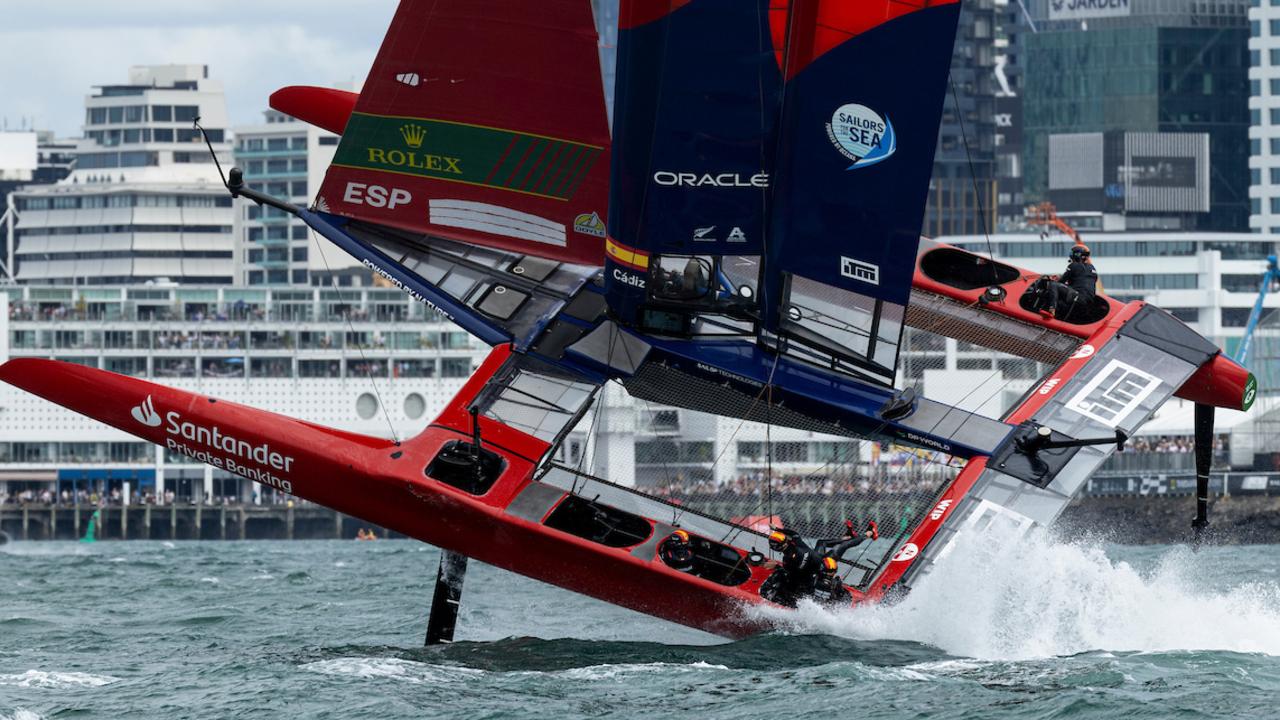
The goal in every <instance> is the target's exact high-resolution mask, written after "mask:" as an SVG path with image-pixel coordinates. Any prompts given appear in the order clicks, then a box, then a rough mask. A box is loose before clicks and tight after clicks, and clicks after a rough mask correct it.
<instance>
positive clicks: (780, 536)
mask: <svg viewBox="0 0 1280 720" xmlns="http://www.w3.org/2000/svg"><path fill="white" fill-rule="evenodd" d="M788 539H789V538H788V536H787V534H786V533H785V532H783V531H781V530H774V531H773V532H771V533H769V549H770V550H773V551H774V552H782V551H783V550H786V549H787V540H788Z"/></svg>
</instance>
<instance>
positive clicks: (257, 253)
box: [249, 248, 262, 264]
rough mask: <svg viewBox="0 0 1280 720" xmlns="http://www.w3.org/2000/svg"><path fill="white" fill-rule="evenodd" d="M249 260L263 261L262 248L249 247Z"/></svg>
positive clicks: (254, 261)
mask: <svg viewBox="0 0 1280 720" xmlns="http://www.w3.org/2000/svg"><path fill="white" fill-rule="evenodd" d="M249 262H251V263H254V264H257V263H260V262H262V248H250V249H249Z"/></svg>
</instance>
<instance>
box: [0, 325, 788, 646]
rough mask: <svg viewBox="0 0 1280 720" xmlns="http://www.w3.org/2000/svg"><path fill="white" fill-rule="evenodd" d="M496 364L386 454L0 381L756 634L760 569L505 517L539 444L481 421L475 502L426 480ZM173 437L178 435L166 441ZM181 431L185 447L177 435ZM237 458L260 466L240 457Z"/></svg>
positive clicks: (98, 385)
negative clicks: (483, 472)
mask: <svg viewBox="0 0 1280 720" xmlns="http://www.w3.org/2000/svg"><path fill="white" fill-rule="evenodd" d="M509 354H510V349H509V348H508V347H505V346H503V347H498V348H496V349H495V350H494V351H493V353H492V354H491V355H490V356H489V358H488V359H487V360H486V361H485V363H484V365H483V366H482V367H481V368H480V369H479V370H478V371H477V372H476V374H475V376H474V377H473V378H472V379H471V381H470V382H469V383H468V384H467V386H466V387H465V388H464V389H463V390H462V392H460V393H459V395H458V397H457V398H455V400H454V402H453V403H452V404H451V405H450V406H449V407H448V408H447V409H446V410H445V411H444V412H443V413H442V414H441V415H440V417H439V418H438V419H437V420H436V422H435V423H433V424H432V425H431V426H430V427H428V428H427V429H426V430H425V431H424V432H423V433H422V434H420V435H418V436H417V437H414V438H412V439H410V440H407V441H405V442H403V443H401V444H400V445H399V446H397V445H395V444H394V443H392V442H390V441H387V440H381V439H377V438H369V437H365V436H360V435H355V434H351V433H345V432H341V431H336V430H332V429H328V428H323V427H320V426H316V425H313V424H310V423H305V422H302V421H299V420H295V419H292V418H288V417H285V416H282V415H276V414H273V413H268V412H264V411H261V410H255V409H253V408H249V407H246V406H243V405H237V404H235V403H229V402H225V401H221V400H214V399H212V398H207V397H202V396H199V395H194V394H192V393H187V392H184V391H181V390H175V389H172V388H167V387H164V386H161V385H155V384H153V383H149V382H145V381H142V380H137V379H134V378H130V377H125V376H122V375H116V374H114V373H109V372H105V371H102V370H95V369H91V368H85V367H82V366H78V365H71V364H67V363H61V362H57V361H53V360H36V359H18V360H12V361H10V362H8V363H6V364H5V365H3V366H0V380H4V381H5V382H8V383H10V384H13V385H16V386H18V387H21V388H23V389H25V390H27V391H29V392H31V393H34V394H36V395H39V396H41V397H44V398H46V399H48V400H50V401H52V402H55V403H57V404H59V405H63V406H65V407H69V408H71V409H73V410H76V411H77V412H80V413H83V414H85V415H88V416H90V417H93V418H96V419H98V420H101V421H102V422H105V423H107V424H109V425H112V426H114V427H117V428H120V429H121V430H124V431H126V432H129V433H132V434H134V435H137V436H138V437H140V438H143V439H145V440H148V441H150V442H154V443H157V444H160V445H166V444H168V445H169V447H171V448H173V444H174V443H177V444H180V445H183V446H185V447H186V448H187V449H188V450H191V451H193V452H201V453H206V454H207V456H208V458H209V459H211V460H214V461H215V463H214V464H215V465H217V466H221V467H227V465H228V463H232V464H234V465H235V467H236V468H239V469H240V472H239V473H238V474H241V475H245V476H250V475H251V474H252V473H254V472H259V471H260V472H266V473H269V474H270V475H273V476H274V477H275V478H276V479H277V480H279V481H280V482H287V483H289V488H288V489H289V490H290V491H291V492H292V493H293V494H294V495H296V496H298V497H301V498H305V499H307V500H310V501H312V502H316V503H319V504H321V505H324V506H326V507H330V508H333V509H335V510H339V511H341V512H344V513H347V514H349V515H352V516H354V517H358V518H360V519H362V520H365V521H367V522H370V523H375V524H378V525H381V526H383V527H386V528H390V529H392V530H395V531H396V532H399V533H403V534H404V535H407V536H409V537H413V538H416V539H418V540H421V541H423V542H426V543H430V544H432V545H436V546H438V547H441V548H445V549H448V550H452V551H454V552H457V553H461V554H463V555H467V556H469V557H472V558H475V559H477V560H480V561H482V562H485V563H489V564H491V565H495V566H497V567H501V568H504V569H506V570H510V571H512V572H516V573H519V574H521V575H526V576H528V577H532V578H535V579H538V580H542V581H544V582H548V583H551V584H553V585H558V586H560V587H562V588H565V589H567V590H572V591H574V592H578V593H581V594H584V595H588V596H590V597H595V598H598V599H600V600H604V601H605V602H609V603H613V604H615V605H621V606H623V607H628V608H631V609H633V610H638V611H640V612H644V613H647V614H650V615H654V616H657V617H660V618H664V619H667V620H671V621H673V622H677V623H681V624H684V625H688V626H690V627H695V628H698V629H701V630H705V631H708V632H712V633H716V634H719V635H724V636H729V637H741V636H745V635H749V634H752V633H754V632H758V631H760V630H761V629H763V628H764V627H765V626H766V625H767V623H766V622H765V621H764V620H763V619H761V618H759V617H751V616H750V613H747V612H744V611H745V610H746V609H747V608H749V607H750V606H753V605H761V604H767V601H765V600H764V599H762V598H761V597H760V595H759V587H760V583H761V582H763V581H764V579H765V577H767V576H768V574H769V572H770V569H769V567H768V566H761V567H754V568H752V569H751V571H752V577H751V579H750V580H748V581H747V582H746V583H744V584H742V585H739V586H737V587H727V586H724V585H719V584H716V583H713V582H710V581H707V580H703V579H701V578H698V577H695V576H692V575H688V574H685V573H681V572H678V571H675V570H672V569H671V568H669V567H667V566H666V565H664V564H663V563H662V562H661V561H660V560H659V559H657V557H656V553H655V554H653V556H651V557H647V558H642V557H636V556H635V554H633V551H634V550H635V546H632V547H626V548H611V547H606V546H603V545H599V544H596V543H594V542H590V541H588V540H585V539H582V538H579V537H576V536H574V535H571V534H569V533H565V532H561V531H559V530H555V529H552V528H549V527H546V526H545V525H542V524H540V522H534V521H530V520H526V519H523V518H520V517H517V516H515V515H513V514H511V513H510V512H509V511H508V507H509V506H510V505H511V503H512V501H513V500H515V499H516V498H517V497H518V496H519V495H520V493H521V491H523V490H524V489H525V488H526V487H528V486H529V484H530V483H531V482H533V480H532V475H533V471H534V464H533V463H531V462H530V461H529V460H528V459H527V458H537V457H540V456H541V455H542V453H543V452H544V451H545V450H546V448H547V445H546V444H545V443H543V442H542V441H540V440H538V439H536V438H533V437H531V436H529V435H525V434H524V433H521V432H519V431H517V430H513V429H512V428H509V427H506V426H503V425H500V424H498V423H495V422H490V421H489V420H487V419H485V418H481V421H480V422H481V428H482V431H483V435H484V443H485V447H486V449H489V450H492V451H494V452H497V453H499V454H500V455H501V456H502V457H503V459H505V460H506V462H507V468H506V470H505V471H504V472H503V474H502V476H501V478H500V479H499V480H498V481H497V483H496V484H495V485H494V486H493V488H492V489H491V490H489V491H488V492H487V493H486V494H485V495H483V496H479V497H477V496H473V495H471V494H469V493H467V492H464V491H462V490H459V489H457V488H454V487H452V486H449V485H446V484H444V483H441V482H438V481H436V480H434V479H432V478H430V477H428V476H427V475H426V474H425V472H424V468H425V467H426V466H427V465H428V463H430V461H431V460H432V459H433V458H434V457H435V456H436V454H437V452H438V451H439V449H440V448H441V446H443V445H444V443H446V442H448V441H450V440H458V439H465V438H467V437H469V432H468V430H469V428H470V418H469V416H468V415H467V411H466V406H467V404H468V403H469V402H470V400H471V399H472V397H474V395H475V394H476V393H477V392H479V390H480V389H481V388H482V387H483V386H484V383H485V382H486V381H487V380H488V379H489V378H490V376H491V375H492V374H493V373H494V372H495V371H496V370H497V368H498V367H499V366H500V365H501V364H502V362H503V360H505V359H506V357H507V356H508V355H509ZM148 398H149V401H148ZM143 406H148V407H150V408H151V409H152V416H153V417H155V418H156V419H157V420H158V421H159V423H158V425H157V426H155V427H148V426H147V425H146V424H145V423H144V422H143V421H142V420H139V419H138V416H137V415H136V414H134V413H133V410H134V409H135V408H142V407H143ZM142 417H143V419H144V420H145V419H146V413H145V411H143V414H142ZM174 427H177V428H178V429H179V431H180V432H179V433H177V434H175V433H173V432H171V430H172V429H173V428H174ZM184 428H185V429H186V430H187V431H188V432H187V434H188V435H191V436H194V437H196V438H197V439H195V440H193V439H191V438H189V437H185V436H183V435H182V434H181V431H182V430H183V429H184ZM202 431H207V432H202ZM228 438H231V440H228ZM202 440H208V441H210V442H201V441H202ZM227 448H233V451H232V452H228V451H227ZM236 448H238V449H236ZM245 448H249V449H251V451H252V452H251V453H248V454H252V453H255V452H256V453H257V455H258V457H259V458H266V459H267V460H268V462H266V463H261V462H257V461H256V460H254V459H253V458H248V459H246V453H245V452H244V450H245ZM263 448H265V450H264V449H263ZM177 451H179V452H182V450H180V449H179V450H177ZM273 457H274V459H275V460H276V461H277V462H275V463H274V465H273V464H272V462H271V459H272V458H273ZM202 459H203V458H202ZM234 471H236V470H233V472H234ZM254 479H258V478H254ZM259 482H266V483H267V484H275V483H274V482H273V481H272V480H271V479H270V478H265V479H259ZM276 486H277V487H279V485H276ZM539 520H541V518H539Z"/></svg>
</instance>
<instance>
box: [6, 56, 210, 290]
mask: <svg viewBox="0 0 1280 720" xmlns="http://www.w3.org/2000/svg"><path fill="white" fill-rule="evenodd" d="M196 118H200V120H201V123H202V125H203V126H204V127H205V129H206V131H207V132H208V137H209V140H210V141H211V142H212V144H213V148H214V151H215V152H216V153H218V155H219V157H220V159H222V160H223V162H224V163H228V162H229V161H230V159H231V153H230V147H231V146H230V143H229V138H228V125H229V123H228V119H227V110H226V101H225V98H224V96H223V92H222V86H221V83H219V82H218V81H216V80H211V79H209V77H208V68H207V67H206V66H203V65H157V66H140V67H133V68H130V70H129V80H128V82H127V83H125V84H122V85H103V86H101V87H98V88H96V89H95V92H94V93H93V94H92V95H90V96H88V97H87V98H86V99H85V126H84V127H85V131H84V138H83V139H82V140H81V141H80V142H79V143H78V145H77V147H76V150H75V155H76V162H75V169H74V171H72V172H71V173H70V175H69V176H67V177H66V178H64V179H62V180H61V181H59V182H57V183H55V184H51V185H32V186H27V187H23V188H22V189H20V190H18V191H16V192H14V193H13V194H12V196H11V197H12V200H11V202H12V204H13V207H14V209H15V210H16V212H17V215H18V223H17V227H16V230H15V232H14V243H13V244H14V247H13V252H14V262H13V264H12V265H11V269H12V270H13V271H14V274H15V276H16V279H17V281H18V282H19V283H25V284H39V285H120V284H128V283H138V282H143V281H147V280H151V281H164V282H174V283H179V284H186V283H230V282H231V280H232V274H233V259H232V251H233V238H232V234H231V227H232V209H231V198H230V197H229V196H228V194H227V192H226V190H225V188H223V186H222V181H221V179H220V178H219V176H218V171H217V169H216V168H215V166H214V164H213V159H212V157H211V156H210V154H209V150H208V148H207V146H206V144H205V141H204V138H203V137H202V136H201V134H200V132H199V131H197V130H196V129H195V128H194V127H193V122H194V121H195V119H196Z"/></svg>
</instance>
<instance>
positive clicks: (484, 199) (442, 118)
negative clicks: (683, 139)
mask: <svg viewBox="0 0 1280 720" xmlns="http://www.w3.org/2000/svg"><path fill="white" fill-rule="evenodd" d="M608 145H609V128H608V121H607V119H606V111H605V102H604V88H603V83H602V80H601V73H600V61H599V54H598V49H597V34H596V29H595V22H594V19H593V17H592V13H591V8H590V6H589V5H588V4H587V3H585V2H581V1H579V0H543V2H537V3H512V2H508V1H507V0H403V2H401V4H400V8H399V10H398V11H397V12H396V16H395V19H394V20H393V21H392V24H391V28H390V30H388V32H387V36H386V39H385V40H384V41H383V44H382V48H381V50H380V51H379V52H378V57H377V59H376V60H375V61H374V64H373V69H372V70H371V71H370V73H369V78H368V80H367V81H366V83H365V86H364V90H363V92H362V93H361V94H360V98H359V100H358V101H357V102H356V105H355V110H354V112H352V113H351V118H350V120H349V122H348V123H347V125H346V129H345V132H344V133H343V138H342V142H341V144H340V145H339V146H338V150H337V154H336V156H335V157H334V161H333V164H332V166H331V167H330V168H329V173H328V175H327V176H326V178H325V181H324V185H323V187H322V188H321V190H320V194H319V197H318V199H317V206H318V209H320V210H322V211H326V212H330V213H334V214H337V215H342V216H345V217H350V218H356V219H360V220H367V221H370V222H375V223H379V224H383V225H389V226H393V227H397V228H401V229H404V230H409V231H412V232H421V233H431V234H434V235H439V236H442V237H447V238H450V239H454V240H459V241H462V242H468V243H476V244H481V245H489V246H493V247H498V248H502V249H506V250H512V251H516V252H522V253H528V254H533V255H538V256H542V257H548V258H552V259H556V260H564V261H569V262H577V263H583V264H600V262H601V259H602V257H603V252H604V220H605V214H606V209H607V208H606V205H607V203H608V177H609V170H608V153H607V150H608Z"/></svg>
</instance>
